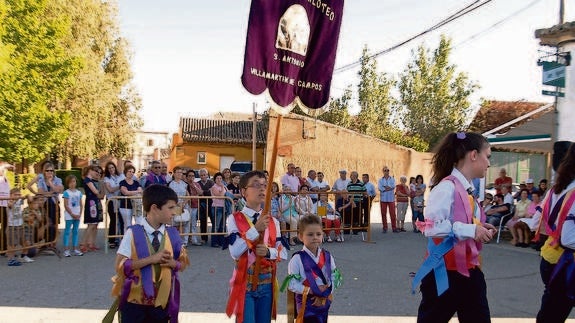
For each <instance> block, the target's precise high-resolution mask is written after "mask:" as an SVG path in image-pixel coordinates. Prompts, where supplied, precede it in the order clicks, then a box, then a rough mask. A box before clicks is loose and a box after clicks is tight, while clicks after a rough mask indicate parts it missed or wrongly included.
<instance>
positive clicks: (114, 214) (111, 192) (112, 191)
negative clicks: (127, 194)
mask: <svg viewBox="0 0 575 323" xmlns="http://www.w3.org/2000/svg"><path fill="white" fill-rule="evenodd" d="M121 180H122V178H121V176H120V172H119V171H118V167H116V164H115V163H114V162H113V161H109V162H107V163H106V166H105V167H104V186H105V187H106V200H107V201H108V202H107V204H106V210H107V211H108V216H109V217H110V223H109V226H108V235H109V236H113V235H121V234H124V221H123V220H122V217H121V216H120V212H118V206H119V204H118V199H116V198H115V197H116V196H118V195H120V181H121ZM119 241H120V239H118V238H108V245H109V247H110V249H115V248H116V246H117V245H118V242H119Z"/></svg>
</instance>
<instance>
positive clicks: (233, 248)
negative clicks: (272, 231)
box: [226, 206, 287, 260]
mask: <svg viewBox="0 0 575 323" xmlns="http://www.w3.org/2000/svg"><path fill="white" fill-rule="evenodd" d="M260 212H261V211H257V213H260ZM242 213H243V214H245V215H247V216H248V218H249V219H250V221H252V220H253V218H254V214H255V213H256V211H255V210H252V209H250V208H249V207H247V206H245V207H244V208H243V209H242ZM271 220H273V221H274V224H275V226H276V238H280V237H281V231H280V223H279V222H278V220H276V219H275V218H273V217H272V218H271ZM226 225H227V228H228V235H230V234H235V233H237V232H239V229H238V226H237V224H236V218H235V217H234V216H233V215H230V216H228V219H227V220H226ZM259 236H260V234H259V232H258V230H256V227H255V226H252V227H251V228H250V229H249V230H248V231H247V232H246V238H247V239H248V240H250V241H252V242H253V241H256V240H257V239H258V238H259ZM280 244H281V241H276V248H269V251H270V257H269V259H278V258H281V259H287V251H286V248H281V252H278V249H279V248H278V247H279V245H280ZM229 249H230V255H231V256H232V258H234V259H235V260H237V259H239V258H240V256H241V255H243V254H244V252H246V251H247V250H248V244H247V242H246V240H244V239H242V238H241V237H240V236H239V235H238V236H237V237H236V241H234V243H233V244H231V245H230V246H229Z"/></svg>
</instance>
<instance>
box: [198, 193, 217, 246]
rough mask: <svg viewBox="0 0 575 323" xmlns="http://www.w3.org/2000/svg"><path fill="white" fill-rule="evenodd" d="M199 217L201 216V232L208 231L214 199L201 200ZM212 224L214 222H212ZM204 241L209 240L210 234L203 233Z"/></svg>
mask: <svg viewBox="0 0 575 323" xmlns="http://www.w3.org/2000/svg"><path fill="white" fill-rule="evenodd" d="M198 217H199V218H200V232H201V233H208V218H209V219H210V220H211V219H212V201H209V200H208V201H206V200H202V201H200V209H199V210H198ZM212 226H214V223H213V222H212ZM202 240H203V241H204V243H206V242H208V236H207V235H202Z"/></svg>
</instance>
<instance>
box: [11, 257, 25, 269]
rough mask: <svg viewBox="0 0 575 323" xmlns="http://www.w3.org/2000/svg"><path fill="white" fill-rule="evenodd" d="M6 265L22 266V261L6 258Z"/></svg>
mask: <svg viewBox="0 0 575 323" xmlns="http://www.w3.org/2000/svg"><path fill="white" fill-rule="evenodd" d="M8 266H11V267H13V266H22V263H21V262H19V261H18V260H16V259H14V258H12V259H10V260H8Z"/></svg>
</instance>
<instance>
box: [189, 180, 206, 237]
mask: <svg viewBox="0 0 575 323" xmlns="http://www.w3.org/2000/svg"><path fill="white" fill-rule="evenodd" d="M186 179H187V183H188V195H189V196H199V195H202V188H201V187H200V185H199V184H198V183H196V181H195V179H196V173H195V172H194V170H193V169H190V170H189V171H188V173H187V174H186ZM189 205H190V231H191V232H192V235H191V236H190V238H189V239H188V243H191V244H192V245H194V246H201V245H203V243H202V241H203V240H202V239H200V237H199V236H197V235H194V234H196V233H198V208H199V206H200V201H199V200H198V199H197V198H192V199H190V204H189Z"/></svg>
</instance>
